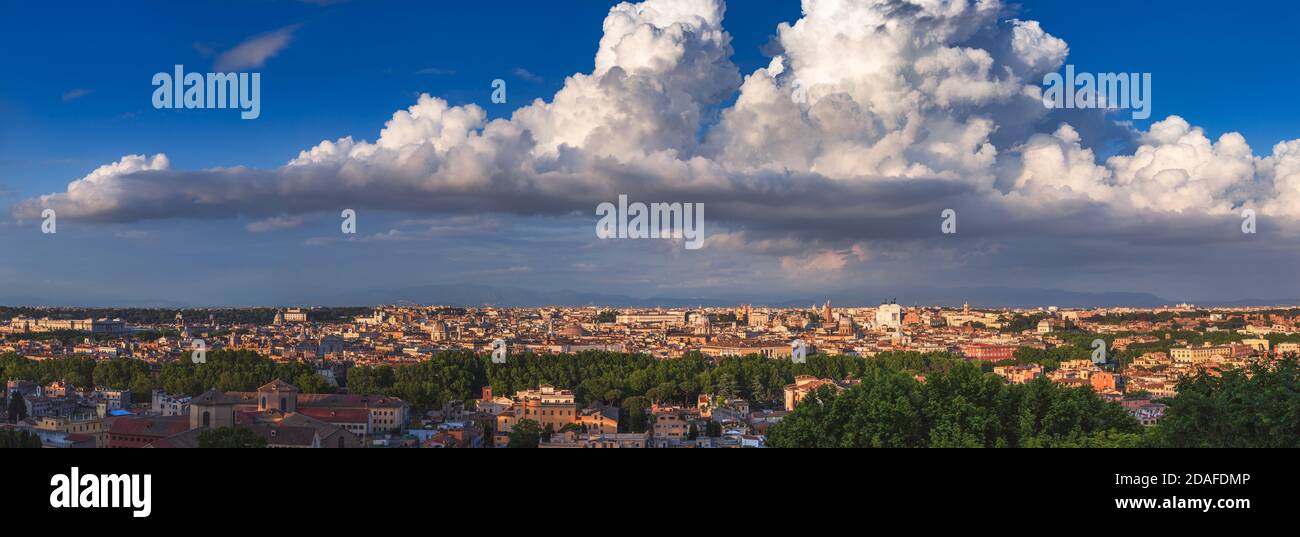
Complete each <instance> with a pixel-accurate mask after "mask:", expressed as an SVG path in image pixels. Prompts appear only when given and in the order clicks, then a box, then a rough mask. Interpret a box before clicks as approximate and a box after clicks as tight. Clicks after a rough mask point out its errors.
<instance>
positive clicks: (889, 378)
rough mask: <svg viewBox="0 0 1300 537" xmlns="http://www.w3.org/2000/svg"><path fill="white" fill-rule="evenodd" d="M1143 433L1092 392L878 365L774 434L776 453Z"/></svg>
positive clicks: (1112, 439) (1128, 438)
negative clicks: (921, 377) (920, 376)
mask: <svg viewBox="0 0 1300 537" xmlns="http://www.w3.org/2000/svg"><path fill="white" fill-rule="evenodd" d="M1141 433H1142V426H1141V425H1140V424H1138V422H1137V421H1136V420H1134V419H1133V418H1132V417H1131V416H1129V415H1128V413H1127V412H1125V411H1124V409H1123V408H1121V407H1120V406H1119V405H1117V404H1114V403H1108V402H1104V401H1102V400H1101V399H1099V398H1097V396H1096V395H1094V394H1093V393H1092V391H1091V390H1090V389H1087V388H1064V387H1061V386H1058V385H1055V384H1053V383H1051V382H1050V381H1048V380H1046V379H1039V380H1037V381H1034V382H1031V383H1029V384H1026V385H1006V384H1004V383H1003V382H1002V381H1001V379H999V378H997V377H996V376H993V375H989V374H987V373H984V372H983V371H981V370H980V369H979V368H978V367H976V366H974V365H971V364H961V365H958V366H956V367H953V368H951V369H949V370H947V371H943V372H938V373H935V374H930V375H927V376H926V379H925V382H920V381H918V380H916V379H915V378H914V377H913V376H912V375H910V374H908V373H904V372H900V371H898V370H895V369H892V368H889V367H887V366H885V365H884V364H875V363H873V366H872V367H871V368H870V369H869V371H868V372H867V374H866V375H865V376H864V377H863V379H862V384H860V385H858V386H854V387H851V388H849V389H847V390H845V391H844V392H843V393H842V394H839V395H836V393H835V390H833V389H831V388H823V389H821V390H819V391H818V392H817V393H815V394H812V395H810V396H809V397H808V398H806V399H804V400H803V401H802V402H801V403H800V404H799V406H798V407H797V408H796V409H795V410H794V412H792V413H790V414H789V415H788V416H786V417H785V419H784V420H783V421H782V422H781V423H780V424H778V425H776V426H774V427H773V428H772V429H770V430H769V431H768V435H769V436H768V445H770V446H773V447H1067V446H1084V445H1111V444H1115V445H1124V444H1130V445H1132V444H1137V443H1138V441H1139V440H1140V439H1141Z"/></svg>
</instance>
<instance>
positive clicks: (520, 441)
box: [506, 420, 542, 449]
mask: <svg viewBox="0 0 1300 537" xmlns="http://www.w3.org/2000/svg"><path fill="white" fill-rule="evenodd" d="M541 439H542V428H541V426H539V425H538V423H537V422H536V421H533V420H519V423H516V424H515V426H514V427H513V428H511V429H510V441H509V443H507V444H506V447H507V448H516V449H518V448H535V447H537V444H538V443H539V442H540V441H541Z"/></svg>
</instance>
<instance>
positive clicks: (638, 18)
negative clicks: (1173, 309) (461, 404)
mask: <svg viewBox="0 0 1300 537" xmlns="http://www.w3.org/2000/svg"><path fill="white" fill-rule="evenodd" d="M806 4H807V5H806V6H804V7H805V8H808V9H807V10H806V12H805V13H802V14H801V13H800V5H799V2H794V1H783V2H777V1H770V2H753V3H740V2H733V3H731V4H727V5H725V7H724V5H723V3H721V2H716V1H713V0H650V1H649V2H645V3H632V4H619V3H617V2H593V3H589V4H582V5H579V6H574V7H572V8H571V9H566V10H565V11H564V12H559V11H557V10H554V9H553V8H548V7H547V6H540V5H528V4H511V5H510V6H509V9H507V10H505V12H504V13H492V12H491V11H490V10H489V8H486V7H482V6H470V5H448V6H442V5H437V6H432V5H420V4H403V3H378V4H373V3H359V2H357V3H342V4H333V5H326V6H318V5H310V4H306V3H294V2H280V3H272V4H265V5H264V4H246V5H245V7H246V8H247V10H229V12H222V13H220V14H218V15H213V16H216V17H218V22H224V23H229V24H213V25H212V26H213V27H214V28H216V27H220V28H222V29H219V30H215V29H214V30H197V29H196V28H197V27H196V26H195V25H194V24H193V20H192V19H194V20H196V18H197V17H201V16H202V17H207V16H209V15H210V12H212V11H223V10H211V9H205V6H203V5H202V4H199V3H196V4H193V5H188V4H187V5H186V6H184V7H183V8H180V9H176V10H157V11H159V12H158V13H153V12H152V11H151V10H149V9H147V8H146V7H140V8H135V9H131V8H120V7H119V8H115V9H110V8H107V7H96V8H88V9H86V10H84V11H78V12H75V13H70V14H68V15H67V16H66V17H64V18H56V17H48V16H41V13H42V12H43V11H44V10H46V9H48V8H45V7H41V6H33V5H25V4H19V3H16V2H11V3H6V11H10V10H12V11H13V12H14V13H15V14H16V15H18V16H15V17H9V18H8V20H9V21H18V20H24V21H32V24H23V25H14V24H7V25H5V26H4V29H5V30H11V31H6V32H4V35H5V36H6V37H0V42H3V43H4V45H5V46H4V47H3V48H5V49H6V50H22V49H21V48H20V47H19V46H18V44H19V43H23V42H25V43H29V46H40V47H44V48H48V49H49V50H50V51H51V60H50V61H49V63H48V65H47V64H38V62H37V59H36V58H35V57H21V58H20V57H18V56H17V55H6V56H2V57H0V68H3V69H5V71H6V72H10V73H14V74H15V75H17V77H16V78H17V79H20V80H25V81H26V83H24V84H11V83H0V117H4V118H6V121H3V122H2V123H0V205H3V206H5V207H6V208H7V213H6V218H4V219H2V220H3V221H2V222H0V237H3V239H0V240H2V241H3V244H4V246H5V248H4V249H3V256H4V262H2V263H0V300H3V298H5V297H8V298H22V297H32V298H33V299H34V300H36V301H40V302H44V303H50V304H68V305H77V304H93V305H106V306H111V305H131V304H140V303H144V304H161V305H167V304H175V305H189V306H196V307H198V306H238V305H299V304H303V305H306V304H323V305H343V304H346V305H365V304H373V303H378V302H382V300H376V298H383V297H385V296H394V295H399V294H401V293H402V290H409V289H413V288H421V287H425V286H445V287H448V288H454V287H464V286H466V285H473V286H478V287H481V288H483V289H489V290H490V289H501V288H511V289H524V290H527V291H528V292H529V293H534V294H540V295H543V296H545V295H546V294H548V293H549V294H556V293H561V292H566V291H567V292H571V293H574V294H579V295H582V294H589V295H594V296H598V297H601V296H604V297H631V298H633V299H648V298H654V297H667V298H673V299H679V300H688V299H706V300H711V301H726V302H738V301H742V300H747V301H751V302H765V301H766V302H771V303H794V302H795V301H796V300H799V299H800V297H805V296H806V297H827V298H832V299H835V300H837V301H839V299H850V300H858V301H861V302H862V303H867V302H870V301H872V300H875V299H885V298H888V297H895V296H899V297H903V296H920V297H923V298H924V299H925V301H926V302H929V303H947V304H954V303H959V302H962V301H965V300H967V299H968V298H966V297H963V296H961V295H963V294H967V295H969V294H973V293H972V292H971V290H998V289H1004V290H1010V289H1018V290H1030V292H1025V293H1021V294H1022V295H1026V296H1028V298H1014V297H1013V298H1008V299H1005V300H1007V301H1008V302H1009V303H1012V302H1015V301H1033V300H1037V299H1035V298H1033V297H1034V293H1035V292H1036V293H1037V294H1038V295H1039V296H1043V297H1051V296H1053V295H1057V296H1059V295H1062V294H1065V295H1068V294H1070V293H1076V294H1078V295H1077V296H1078V300H1080V302H1079V303H1081V304H1082V303H1087V302H1086V301H1087V300H1103V299H1105V297H1106V296H1107V295H1106V294H1108V293H1129V294H1130V295H1126V297H1127V299H1132V300H1135V301H1137V302H1135V303H1140V304H1149V303H1152V302H1157V301H1160V302H1163V303H1168V304H1173V303H1178V302H1193V303H1199V302H1207V303H1215V302H1217V303H1232V302H1241V301H1255V300H1258V301H1268V300H1278V301H1291V300H1294V299H1293V298H1292V297H1300V283H1297V282H1295V280H1294V278H1292V277H1291V275H1292V274H1293V272H1294V270H1293V269H1294V267H1296V266H1297V262H1298V261H1300V259H1297V254H1296V252H1297V251H1300V248H1297V247H1298V246H1300V243H1298V242H1300V241H1297V236H1298V235H1297V232H1300V227H1297V225H1296V224H1297V220H1296V216H1297V214H1296V212H1295V209H1294V207H1295V206H1296V205H1295V204H1294V203H1293V201H1292V200H1294V197H1293V196H1296V195H1300V175H1298V174H1297V172H1296V170H1297V169H1300V164H1297V155H1300V141H1291V142H1289V143H1287V141H1288V140H1291V139H1293V138H1295V137H1296V136H1298V135H1300V133H1296V132H1294V131H1293V130H1292V131H1288V128H1289V127H1288V125H1295V124H1296V120H1297V119H1300V106H1298V105H1297V104H1296V103H1294V102H1293V101H1290V100H1287V99H1285V98H1284V97H1286V96H1287V95H1288V88H1289V87H1291V86H1293V85H1294V84H1293V83H1294V82H1295V78H1297V76H1298V75H1296V74H1295V73H1293V72H1289V71H1286V70H1282V71H1283V72H1280V73H1276V74H1269V75H1267V76H1265V75H1264V74H1265V73H1271V72H1272V71H1271V70H1269V66H1272V65H1276V64H1278V63H1280V62H1283V61H1285V59H1286V58H1289V57H1294V55H1295V53H1296V52H1300V51H1297V50H1295V49H1296V47H1297V45H1296V44H1294V43H1290V42H1289V41H1287V40H1285V39H1282V40H1277V39H1273V40H1270V37H1277V36H1280V35H1285V34H1284V32H1283V30H1282V23H1281V21H1284V20H1286V19H1288V17H1286V16H1285V14H1277V13H1275V14H1274V15H1275V16H1270V17H1260V16H1259V11H1260V8H1259V4H1252V3H1250V2H1243V3H1239V4H1236V5H1233V6H1220V9H1219V11H1218V12H1216V14H1215V16H1214V17H1210V16H1207V15H1198V14H1195V13H1191V12H1192V11H1197V10H1185V9H1177V10H1175V9H1174V7H1173V6H1174V4H1173V3H1170V2H1150V3H1146V4H1143V5H1142V6H1136V7H1135V6H1124V7H1123V9H1124V10H1125V12H1126V13H1129V14H1131V17H1128V18H1127V19H1126V20H1122V21H1115V20H1113V18H1110V17H1107V16H1105V15H1106V13H1107V12H1108V11H1113V10H1118V9H1121V8H1120V7H1119V6H1121V5H1122V3H1112V4H1107V3H1103V4H1102V5H1099V6H1098V8H1097V9H1096V10H1090V11H1092V12H1089V13H1076V12H1074V10H1071V9H1068V8H1067V7H1063V6H1059V5H1053V4H1052V3H1051V2H1024V3H1023V7H1022V8H1020V9H1019V10H1018V11H1017V10H1016V9H1015V8H1013V7H1010V6H1006V5H1000V4H998V3H997V2H989V3H981V4H973V3H966V2H959V3H956V4H953V5H952V6H950V7H949V8H947V11H944V10H942V9H940V8H939V7H936V6H937V5H938V4H931V3H929V2H917V3H916V4H915V5H914V6H913V7H914V9H915V10H917V11H918V12H920V11H923V12H925V13H926V14H927V15H928V16H930V17H931V18H930V19H923V18H916V17H914V16H913V15H914V13H912V12H911V11H907V10H900V11H898V12H886V11H885V10H872V9H871V8H870V6H873V5H875V6H881V5H884V4H882V3H880V2H875V3H873V2H859V3H856V4H853V5H852V6H850V5H849V4H842V3H839V2H834V1H828V0H823V1H820V2H807V3H806ZM1058 4H1059V3H1058ZM1107 6H1110V7H1107ZM611 9H612V10H613V11H612V12H611ZM1270 9H1280V10H1288V9H1289V10H1297V9H1300V8H1297V7H1295V6H1280V7H1279V6H1270ZM162 11H166V13H162ZM241 11H242V13H241ZM142 13H143V14H149V16H145V17H142V16H141V15H142ZM249 13H256V15H257V16H253V17H248V16H246V15H248V14H249ZM403 15H405V19H406V20H403V21H402V22H399V23H393V24H396V25H397V26H396V27H389V26H384V23H390V22H391V21H393V20H397V19H402V18H403V17H402V16H403ZM412 15H419V16H412ZM1159 15H1162V16H1159ZM489 16H491V17H492V20H493V21H494V24H492V25H488V26H487V27H486V28H472V29H471V28H465V26H471V25H458V24H442V25H440V31H438V32H427V33H420V32H416V31H415V30H417V29H420V28H421V27H420V24H427V21H428V20H478V19H479V18H482V17H489ZM65 19H66V20H65ZM1214 19H1219V20H1214ZM1265 19H1267V20H1265ZM56 20H57V21H60V22H59V24H65V23H66V24H67V27H66V28H65V29H55V28H50V27H43V25H47V24H53V22H52V21H56ZM1242 20H1251V21H1254V22H1255V23H1256V25H1255V26H1254V27H1253V29H1252V30H1251V31H1247V30H1244V29H1243V28H1245V26H1243V25H1241V24H1231V25H1230V24H1228V22H1240V21H1242ZM47 21H48V22H47ZM1100 21H1105V22H1106V23H1110V24H1115V25H1117V26H1116V28H1117V30H1116V31H1114V32H1097V31H1096V27H1095V25H1096V24H1099V22H1100ZM104 22H111V23H116V24H118V25H120V27H122V28H124V29H127V31H121V32H118V33H121V34H125V35H124V37H123V38H122V39H121V41H120V42H118V43H116V44H115V46H114V47H100V48H95V47H90V46H88V44H89V43H91V42H93V40H94V39H96V38H97V37H96V36H100V35H101V34H99V33H97V32H96V31H93V29H94V28H95V27H96V26H95V25H101V24H103V23H104ZM870 22H882V23H888V25H889V26H890V27H891V28H892V30H891V32H892V33H889V34H888V35H887V36H885V37H879V36H877V37H872V36H870V35H866V34H863V33H861V32H860V31H859V30H860V29H861V26H862V25H864V24H867V23H870ZM779 23H785V24H786V26H781V27H778V24H779ZM0 24H4V23H0ZM561 25H562V26H561ZM1219 26H1223V27H1226V26H1232V27H1233V29H1232V30H1231V31H1230V34H1231V37H1232V39H1225V40H1223V41H1214V42H1208V41H1209V40H1205V41H1207V42H1189V41H1196V40H1188V41H1183V42H1171V41H1170V40H1168V38H1169V37H1170V36H1172V35H1180V34H1179V32H1189V31H1190V32H1195V31H1198V30H1200V31H1204V30H1208V29H1210V28H1214V27H1219ZM341 27H348V28H354V29H355V31H354V33H352V34H349V35H353V36H355V38H354V39H344V40H338V39H332V38H331V35H337V30H338V29H339V28H341ZM559 27H563V28H565V31H564V32H555V31H554V29H555V28H559ZM602 27H603V31H602ZM778 28H781V29H778ZM79 30H83V32H79ZM132 30H135V31H132ZM146 30H148V31H146ZM1126 30H1128V31H1126ZM1138 30H1141V32H1139V31H1138ZM73 34H84V35H73ZM426 34H428V35H426ZM834 34H840V35H843V36H845V39H846V41H845V43H847V44H844V45H843V46H844V47H846V48H847V50H849V51H851V52H850V53H849V54H844V55H837V54H828V52H830V51H829V50H828V48H827V46H828V43H829V42H828V41H825V40H824V39H822V37H821V36H826V35H834ZM1162 38H1164V39H1162ZM59 39H67V40H69V41H68V42H67V43H55V41H57V40H59ZM1274 41H1277V42H1274ZM538 42H544V43H545V44H546V46H541V47H539V46H536V45H535V44H536V43H538ZM623 43H628V45H627V47H626V48H624V47H623ZM1262 43H1268V44H1270V45H1271V46H1269V47H1263V46H1260V45H1261V44H1262ZM1288 43H1290V44H1288ZM633 44H634V45H635V46H632V45H633ZM1177 47H1182V50H1183V52H1184V54H1180V55H1177V56H1175V55H1172V54H1171V51H1172V50H1175V49H1176V48H1177ZM1288 47H1290V48H1288ZM593 53H594V54H593ZM777 56H780V57H781V58H783V60H782V61H774V58H775V57H777ZM1191 58H1199V59H1200V60H1201V61H1200V62H1197V61H1193V60H1192V59H1191ZM593 59H594V60H593ZM174 65H184V66H185V67H186V70H187V71H198V72H203V71H207V70H210V69H218V68H222V67H224V68H232V69H238V70H242V71H252V72H260V73H261V74H262V76H263V80H262V91H263V103H262V108H261V117H259V118H257V119H256V120H251V121H245V120H241V119H240V118H239V114H238V113H236V112H234V111H230V110H154V109H152V108H150V107H149V106H148V102H149V101H148V99H149V96H150V94H151V93H152V90H153V87H151V86H150V85H149V84H148V81H149V77H150V76H152V74H153V73H156V72H164V71H170V70H171V68H172V66H174ZM1205 65H1215V66H1217V67H1216V69H1219V71H1218V73H1220V74H1216V75H1215V76H1211V75H1209V74H1208V72H1209V71H1211V70H1210V69H1205ZM917 66H919V67H917ZM1070 66H1076V67H1078V70H1079V71H1081V72H1098V73H1102V72H1113V71H1119V72H1130V71H1133V72H1145V73H1151V74H1152V75H1153V77H1152V78H1153V79H1154V85H1155V92H1154V101H1153V110H1154V114H1153V115H1152V117H1151V119H1150V120H1147V121H1136V122H1134V123H1133V124H1132V125H1128V124H1126V123H1123V122H1120V121H1117V120H1119V119H1123V120H1127V119H1128V114H1118V115H1117V116H1115V117H1112V116H1108V115H1107V114H1104V113H1102V112H1099V111H1087V110H1045V109H1038V110H1035V109H1033V107H1032V106H1027V105H1026V100H1025V99H1026V97H1025V96H1024V95H1022V93H1023V91H1025V90H1026V89H1028V88H1034V87H1037V86H1039V84H1038V83H1037V82H1038V80H1039V79H1041V78H1042V75H1043V74H1046V73H1050V72H1056V71H1060V70H1064V69H1066V68H1067V67H1070ZM1229 67H1230V68H1231V69H1229ZM1194 71H1195V72H1194ZM620 72H621V73H624V75H623V76H618V75H617V73H620ZM575 73H577V75H575ZM884 73H888V74H891V75H897V76H898V77H899V79H898V80H893V81H890V77H889V76H881V75H882V74H884ZM1247 73H1248V74H1249V75H1250V76H1246V77H1245V78H1242V77H1241V76H1239V75H1243V74H1247ZM1234 76H1237V78H1234ZM801 77H806V78H807V79H808V80H809V84H808V90H809V102H808V103H803V104H806V105H807V106H804V107H802V108H800V107H799V105H800V103H793V105H794V108H790V106H791V101H790V100H788V99H786V98H785V96H784V95H783V94H784V93H785V92H786V91H788V90H790V89H791V88H792V87H793V86H794V82H795V81H801V80H803V78H801ZM496 79H501V80H503V81H505V82H506V83H507V84H508V89H509V92H508V95H509V97H508V99H507V102H506V103H504V104H496V103H493V102H492V100H491V98H492V93H493V87H492V84H491V83H492V81H494V80H496ZM895 83H897V84H898V85H891V84H895ZM899 95H911V97H910V98H901V99H900V98H898V96H899ZM536 99H542V101H540V102H539V101H535V100H536ZM1030 100H1031V101H1032V99H1030ZM1030 104H1033V103H1030ZM819 107H820V108H819ZM395 111H396V112H395ZM790 114H794V115H790ZM386 121H387V123H385V122H386ZM1062 123H1068V124H1069V125H1070V127H1069V128H1062V127H1061V125H1062ZM381 126H383V127H384V130H382V131H381V130H379V128H380V127H381ZM1236 132H1240V133H1241V136H1237V135H1233V134H1231V133H1236ZM755 133H762V134H761V135H760V134H755ZM804 142H807V143H804ZM1247 144H1249V145H1248V146H1247ZM1275 145H1276V147H1274V146H1275ZM101 166H105V167H103V168H101ZM97 170H98V171H97ZM69 181H78V182H77V187H76V188H70V187H69V186H67V185H68V182H69ZM620 195H628V196H630V197H632V198H633V199H638V200H644V201H647V202H680V203H699V204H702V205H704V206H707V210H706V211H705V215H706V216H705V218H706V219H707V222H708V224H707V226H706V234H707V239H706V241H705V245H704V247H703V248H702V249H700V250H698V251H686V250H685V249H684V248H683V247H682V245H681V244H680V242H674V241H635V240H632V241H626V240H613V241H602V240H600V239H599V238H598V237H597V236H596V234H595V233H594V232H593V229H594V227H595V226H596V225H597V221H598V217H597V216H596V214H595V213H594V212H593V210H594V209H596V208H597V206H598V205H599V204H601V203H608V202H612V201H615V200H617V199H618V197H619V196H620ZM47 208H52V209H57V210H58V214H59V229H58V233H57V234H55V235H42V234H41V233H40V224H41V221H40V220H41V219H40V218H39V216H40V214H41V211H42V210H43V209H47ZM1246 208H1250V209H1252V210H1256V211H1258V213H1259V220H1258V233H1257V234H1254V235H1243V234H1242V233H1240V231H1239V228H1240V226H1241V220H1242V219H1241V217H1240V216H1239V214H1238V213H1239V212H1240V211H1241V210H1242V209H1246ZM345 209H355V211H356V212H357V214H358V217H357V228H358V233H357V234H356V235H355V236H351V237H348V236H344V235H340V234H338V228H337V226H338V217H337V216H338V214H339V211H341V210H345ZM947 209H952V210H954V211H955V212H956V214H957V215H959V216H958V222H959V227H958V229H959V232H958V233H956V234H953V235H944V234H941V232H940V229H941V228H940V224H941V218H940V214H941V212H942V211H945V210H947ZM1057 289H1060V290H1064V291H1065V293H1048V292H1047V290H1057ZM945 290H952V291H951V292H950V293H949V294H947V295H945V294H944V292H945ZM1034 290H1038V291H1034ZM927 295H928V296H927ZM747 297H748V298H747ZM1044 300H1045V299H1044ZM466 305H473V304H468V303H467V304H466ZM1021 305H1031V304H1026V303H1023V302H1022V303H1021ZM1037 305H1041V306H1048V305H1053V304H1049V303H1042V304H1037ZM1065 305H1068V304H1065Z"/></svg>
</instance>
